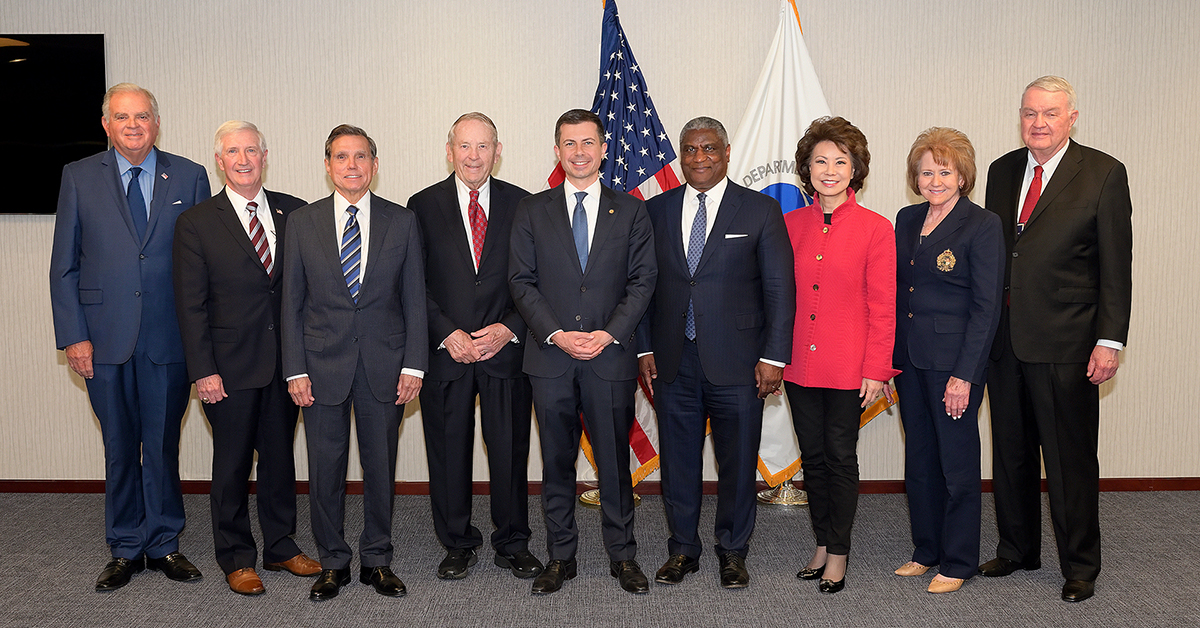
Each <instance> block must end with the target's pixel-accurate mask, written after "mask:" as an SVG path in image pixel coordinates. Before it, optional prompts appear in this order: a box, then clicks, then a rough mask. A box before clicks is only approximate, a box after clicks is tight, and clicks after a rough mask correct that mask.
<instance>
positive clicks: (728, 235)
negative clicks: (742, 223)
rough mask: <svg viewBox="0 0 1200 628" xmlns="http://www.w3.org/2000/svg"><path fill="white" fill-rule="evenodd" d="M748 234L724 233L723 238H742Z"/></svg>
mask: <svg viewBox="0 0 1200 628" xmlns="http://www.w3.org/2000/svg"><path fill="white" fill-rule="evenodd" d="M748 235H750V234H748V233H726V234H725V239H726V240H732V239H734V238H744V237H746V236H748Z"/></svg>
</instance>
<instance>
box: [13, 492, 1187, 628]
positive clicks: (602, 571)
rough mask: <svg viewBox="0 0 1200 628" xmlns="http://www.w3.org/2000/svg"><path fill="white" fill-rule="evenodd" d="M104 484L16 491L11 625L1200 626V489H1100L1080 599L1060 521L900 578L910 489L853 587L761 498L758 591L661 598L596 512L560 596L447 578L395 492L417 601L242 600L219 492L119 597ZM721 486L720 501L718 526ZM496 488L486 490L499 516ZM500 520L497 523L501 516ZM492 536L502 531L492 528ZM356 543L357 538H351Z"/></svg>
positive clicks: (658, 552)
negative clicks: (841, 586) (195, 572)
mask: <svg viewBox="0 0 1200 628" xmlns="http://www.w3.org/2000/svg"><path fill="white" fill-rule="evenodd" d="M103 501H104V500H103V496H101V495H61V494H51V495H41V494H33V495H30V494H0V513H2V515H0V517H2V520H0V556H2V557H3V564H4V566H5V567H4V569H3V572H2V573H0V626H3V627H10V626H12V627H15V626H20V627H22V628H32V627H37V626H139V627H140V626H186V625H193V626H254V627H258V626H377V625H378V626H410V625H418V626H429V627H433V626H543V625H551V626H587V627H589V628H601V627H606V626H619V627H634V626H655V627H658V626H683V627H687V628H698V627H701V626H729V625H746V626H755V627H757V626H763V627H770V626H789V627H790V626H803V627H810V626H837V627H843V628H844V627H853V626H956V627H959V626H970V625H979V626H1056V627H1065V626H1125V625H1131V626H1197V625H1200V602H1198V601H1197V600H1198V599H1200V581H1198V578H1197V575H1196V573H1197V565H1200V524H1198V523H1197V519H1196V518H1197V514H1198V513H1200V493H1196V492H1145V493H1105V494H1103V495H1101V502H1100V504H1101V508H1102V513H1101V519H1102V524H1101V525H1102V530H1103V535H1104V573H1102V574H1101V576H1100V580H1099V581H1098V583H1097V587H1096V597H1094V598H1092V599H1090V600H1087V601H1085V602H1083V603H1080V604H1066V603H1064V602H1062V601H1060V600H1059V599H1058V596H1059V590H1060V588H1061V586H1062V579H1061V577H1060V575H1059V573H1058V569H1057V560H1056V558H1055V555H1054V541H1053V538H1052V536H1051V534H1050V531H1049V526H1048V523H1047V525H1046V527H1045V530H1044V541H1043V552H1042V563H1043V568H1042V569H1041V570H1039V571H1035V572H1018V573H1016V574H1014V575H1012V576H1009V577H1007V578H999V579H990V578H974V579H972V580H969V581H968V582H967V583H966V584H965V585H964V586H963V588H962V590H960V591H959V592H957V593H954V594H950V595H940V596H935V595H930V594H928V593H926V592H925V590H924V589H925V587H926V586H927V584H928V580H929V578H930V577H932V575H933V572H930V573H929V574H927V575H926V576H923V577H918V578H900V577H897V576H894V575H893V574H892V570H893V569H894V568H896V567H897V566H899V565H900V564H902V563H903V562H905V561H906V560H908V558H909V557H910V552H911V545H910V541H909V537H908V517H907V509H906V508H907V507H906V505H905V499H904V496H903V495H864V496H863V497H862V499H861V501H860V502H859V510H858V519H857V523H856V525H855V529H854V549H853V551H852V552H851V556H850V565H849V572H848V575H847V584H846V589H845V590H844V591H843V592H841V593H838V594H836V595H821V594H819V593H818V592H817V589H816V583H814V582H804V581H800V580H797V579H796V577H795V573H796V571H797V570H798V569H800V568H801V567H802V566H803V564H804V562H805V561H806V560H807V558H808V556H809V553H810V552H811V551H812V545H813V542H812V535H811V533H810V531H809V527H808V513H807V510H806V509H803V508H801V509H781V508H760V509H759V511H758V528H757V531H756V533H755V536H754V542H753V545H752V547H751V553H750V558H749V560H748V563H747V564H748V567H749V569H750V575H751V584H750V587H749V588H748V589H743V590H740V591H726V590H723V589H721V588H720V587H719V586H718V585H717V575H716V559H715V558H714V557H713V556H712V555H711V553H706V554H705V555H704V556H703V557H702V558H701V570H700V572H699V573H697V574H693V575H691V576H689V578H688V579H687V581H686V582H684V583H683V584H681V585H678V586H674V587H667V586H654V585H652V586H651V591H650V594H649V595H644V596H633V595H630V594H627V593H625V592H623V591H621V590H620V589H619V588H618V586H617V583H616V581H615V580H614V579H613V578H611V577H610V576H609V575H608V565H607V560H606V558H605V556H604V552H603V547H602V545H601V542H600V517H599V513H598V512H597V511H594V510H590V509H586V508H582V507H581V508H579V509H578V518H579V523H580V530H581V540H580V549H579V561H580V569H579V577H578V578H576V579H575V580H571V581H569V582H567V583H566V586H565V587H564V589H563V590H562V591H561V592H559V593H556V594H554V595H551V596H548V597H538V598H534V597H531V596H530V594H529V586H530V581H529V580H517V579H516V578H514V577H512V576H511V575H510V574H509V572H507V571H505V570H501V569H499V568H497V567H495V566H493V565H492V552H491V550H490V549H488V548H484V549H483V550H482V551H481V555H480V561H479V564H478V565H476V566H475V567H474V568H472V571H471V574H470V575H469V576H468V577H467V578H466V579H464V580H461V581H455V582H444V581H440V580H438V579H437V578H436V577H435V576H434V570H435V567H436V565H437V563H438V561H440V560H441V558H442V555H443V552H442V550H441V548H440V547H439V545H438V543H437V541H436V538H435V537H434V534H433V531H432V524H431V522H430V516H429V501H428V498H426V497H413V496H400V497H397V498H396V516H395V535H394V540H395V545H396V548H397V551H396V559H395V561H394V562H393V563H392V568H393V569H394V570H395V571H396V573H397V574H398V575H399V576H400V577H401V578H402V579H403V580H404V582H405V583H406V584H407V586H408V591H409V593H408V596H407V597H404V598H400V599H390V598H384V597H382V596H379V595H376V594H375V593H374V591H372V590H371V589H370V588H369V587H367V586H365V585H361V584H359V583H358V581H357V564H355V565H354V567H355V569H354V570H355V576H356V577H355V580H354V582H353V584H351V585H350V586H349V587H347V588H344V589H343V590H342V593H341V595H340V596H338V597H337V598H336V599H333V600H330V601H327V602H322V603H312V602H309V601H308V599H307V595H308V587H309V586H310V585H311V582H312V580H311V579H302V578H297V577H294V576H291V575H287V574H278V573H272V572H263V574H262V575H263V581H264V583H265V585H266V587H267V593H266V594H265V595H262V596H259V597H255V598H247V597H242V596H239V595H235V594H233V593H232V592H230V591H229V590H228V588H227V587H226V585H225V582H224V579H223V577H222V574H221V571H220V569H219V568H218V567H217V565H216V562H215V560H214V559H213V556H212V537H211V533H210V528H209V514H208V498H207V496H202V495H189V496H186V497H185V501H186V507H187V513H188V516H189V522H190V525H189V527H188V528H187V530H186V531H185V532H184V534H183V537H182V539H181V545H182V551H183V552H184V553H185V554H186V555H187V556H188V557H189V558H191V559H192V560H193V561H194V562H195V563H196V566H198V567H199V568H200V569H201V571H203V572H204V574H205V578H204V580H202V581H200V582H196V583H188V584H181V583H175V582H171V581H169V580H167V579H166V578H165V577H163V576H162V574H160V573H157V572H144V573H142V574H139V575H137V576H135V577H134V579H133V582H131V583H130V584H129V585H128V586H126V587H125V588H123V589H120V590H118V591H115V592H112V593H104V594H102V593H96V592H95V591H94V590H93V586H94V584H95V578H96V575H97V574H98V573H99V571H100V569H101V568H102V567H103V564H104V562H105V561H106V560H107V553H106V548H105V546H104V505H103ZM714 506H715V498H712V497H708V498H706V500H705V505H704V511H703V514H704V521H702V523H701V525H702V528H703V529H708V530H711V528H712V516H713V515H712V513H713V508H714ZM300 507H301V512H302V513H303V515H302V517H301V530H300V531H299V533H298V535H297V537H298V539H299V540H300V544H301V547H302V548H304V549H305V550H306V551H309V552H310V553H314V554H315V552H314V547H313V542H312V538H311V533H310V530H309V528H308V517H307V508H308V501H307V497H306V496H301V498H300ZM486 509H487V498H486V497H477V498H476V499H475V513H476V516H475V520H476V523H477V525H479V526H480V527H481V528H484V529H487V528H485V526H484V525H482V524H483V522H484V521H485V518H486V514H485V513H486V512H487V510H486ZM530 512H531V514H532V515H533V522H534V525H533V529H534V531H533V539H532V543H531V549H533V550H534V552H535V554H537V555H538V556H539V557H542V558H544V557H545V549H544V539H545V532H544V529H543V528H542V525H541V505H540V501H539V500H538V498H537V497H533V498H531V499H530ZM361 513H362V501H361V497H356V496H351V497H349V498H348V499H347V520H346V527H347V536H348V537H349V538H354V539H356V538H357V534H358V532H359V530H361V516H362V515H361ZM488 527H490V526H488ZM485 535H486V532H485ZM637 536H638V539H639V540H640V542H641V547H640V549H641V551H640V554H639V559H640V562H641V564H642V567H643V568H644V569H645V570H646V572H647V573H648V574H650V575H653V572H654V570H655V569H657V568H658V567H659V565H660V564H661V563H662V561H663V560H664V559H665V558H666V541H665V538H666V524H665V521H664V516H663V510H662V501H661V499H660V498H659V497H657V496H647V497H645V498H644V499H643V502H642V506H641V507H639V508H638V510H637ZM995 542H996V533H995V525H994V514H993V506H992V500H991V496H990V495H985V496H984V514H983V548H984V549H983V552H982V554H983V557H984V558H985V559H986V558H990V557H991V555H992V549H993V548H994V546H995ZM353 544H354V543H353V542H352V545H353Z"/></svg>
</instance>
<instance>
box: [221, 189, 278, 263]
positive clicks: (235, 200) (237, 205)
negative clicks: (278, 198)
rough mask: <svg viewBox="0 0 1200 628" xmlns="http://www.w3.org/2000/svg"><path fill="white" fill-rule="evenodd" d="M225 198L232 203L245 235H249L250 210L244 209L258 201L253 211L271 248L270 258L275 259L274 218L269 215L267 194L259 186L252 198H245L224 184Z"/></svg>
mask: <svg viewBox="0 0 1200 628" xmlns="http://www.w3.org/2000/svg"><path fill="white" fill-rule="evenodd" d="M225 198H227V199H229V203H230V204H231V205H233V209H234V211H235V212H237V217H238V220H239V221H241V223H242V229H245V230H246V236H247V237H249V236H250V212H248V211H246V209H247V207H246V206H247V205H249V204H250V203H251V202H254V203H258V209H256V210H254V213H255V214H257V215H258V223H259V224H260V225H262V228H263V232H264V233H266V234H267V246H268V247H269V248H270V249H271V259H272V260H274V259H276V258H277V257H276V255H275V218H274V216H272V215H271V206H270V204H269V203H267V194H266V192H264V191H263V188H262V187H261V186H260V187H259V188H258V194H256V195H255V196H254V198H246V197H244V196H242V195H241V194H238V193H237V192H234V191H233V188H231V187H229V186H228V185H227V186H225Z"/></svg>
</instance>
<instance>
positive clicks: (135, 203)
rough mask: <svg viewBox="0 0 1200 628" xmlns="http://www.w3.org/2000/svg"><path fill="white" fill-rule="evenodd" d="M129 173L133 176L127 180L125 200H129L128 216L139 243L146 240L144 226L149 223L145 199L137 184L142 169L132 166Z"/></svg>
mask: <svg viewBox="0 0 1200 628" xmlns="http://www.w3.org/2000/svg"><path fill="white" fill-rule="evenodd" d="M129 173H130V174H131V175H133V176H132V177H131V178H130V179H129V188H128V189H126V190H125V198H127V199H128V200H129V214H130V215H131V216H133V228H134V229H137V234H138V242H141V241H142V240H145V239H146V225H147V223H148V222H149V219H148V217H147V216H146V197H145V196H144V195H142V184H140V183H138V175H140V174H142V169H141V168H139V167H137V166H134V167H132V168H130V169H129Z"/></svg>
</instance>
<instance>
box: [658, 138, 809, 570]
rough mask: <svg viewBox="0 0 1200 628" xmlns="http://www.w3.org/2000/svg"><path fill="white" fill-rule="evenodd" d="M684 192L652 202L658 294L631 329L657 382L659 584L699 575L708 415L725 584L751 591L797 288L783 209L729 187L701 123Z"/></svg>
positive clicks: (724, 150)
mask: <svg viewBox="0 0 1200 628" xmlns="http://www.w3.org/2000/svg"><path fill="white" fill-rule="evenodd" d="M679 147H680V165H681V166H682V167H683V176H684V178H685V179H686V180H687V185H686V186H681V187H678V188H675V189H674V190H671V191H670V192H667V193H666V194H660V195H658V196H656V197H654V198H652V199H650V201H649V202H648V203H647V209H648V210H649V212H650V219H651V221H652V222H653V224H654V243H655V251H656V254H657V256H658V269H659V275H658V286H657V288H655V291H654V299H653V301H651V303H650V308H649V310H648V311H647V313H646V316H645V318H644V319H643V321H642V325H641V326H640V327H639V329H638V342H637V346H638V363H639V369H640V371H641V375H642V377H643V378H645V380H646V381H648V382H649V381H653V382H654V402H655V410H656V411H657V414H658V429H659V447H660V451H659V455H660V456H661V461H662V480H663V481H662V484H663V486H662V488H663V505H664V506H665V507H666V511H667V524H668V526H669V527H670V530H671V536H670V539H668V541H667V549H668V552H669V554H670V557H669V558H668V559H667V562H666V563H665V564H664V565H663V566H662V568H661V569H659V570H658V573H657V574H656V575H655V580H656V581H658V582H661V583H664V584H678V583H680V582H682V581H683V578H684V576H686V575H687V574H689V573H692V572H694V571H696V570H698V569H699V558H700V554H701V552H702V551H703V545H702V544H701V541H700V535H699V534H698V532H697V528H698V526H699V521H700V501H701V490H702V486H701V485H702V481H701V480H702V473H703V468H702V459H701V458H702V451H703V447H704V437H705V418H706V417H708V418H709V419H710V420H711V422H712V433H713V449H714V451H715V452H716V457H717V467H718V472H719V480H718V494H717V515H716V540H717V544H716V553H717V555H718V557H719V558H720V563H721V569H720V572H721V586H722V587H725V588H742V587H745V586H747V585H748V584H749V582H750V576H749V573H748V572H747V570H746V563H745V560H746V553H747V551H748V548H749V542H750V535H751V534H752V533H753V532H754V517H755V513H756V508H757V491H756V485H755V473H756V468H757V467H756V465H757V462H758V445H759V440H760V438H761V435H762V412H763V399H765V398H766V396H767V395H769V394H773V393H774V394H778V390H779V385H780V382H781V381H782V380H783V366H784V365H785V364H786V363H788V362H789V361H790V360H791V353H792V326H793V322H794V319H795V312H796V282H795V280H794V278H793V262H792V247H791V244H790V243H789V242H788V237H787V229H786V227H785V226H784V224H783V213H782V212H781V211H780V209H779V203H778V202H776V201H775V199H772V198H771V197H769V196H766V195H764V194H760V193H758V192H754V191H752V190H748V189H746V188H744V187H742V186H740V185H738V184H736V183H733V182H731V181H730V180H729V179H727V178H726V176H725V172H726V170H727V169H728V166H729V153H730V146H729V135H728V134H727V133H726V131H725V127H724V126H723V125H722V124H721V123H720V122H718V121H717V120H714V119H712V118H708V117H699V118H695V119H693V120H691V121H690V122H688V123H687V124H686V125H684V127H683V130H682V131H681V132H680V134H679Z"/></svg>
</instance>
